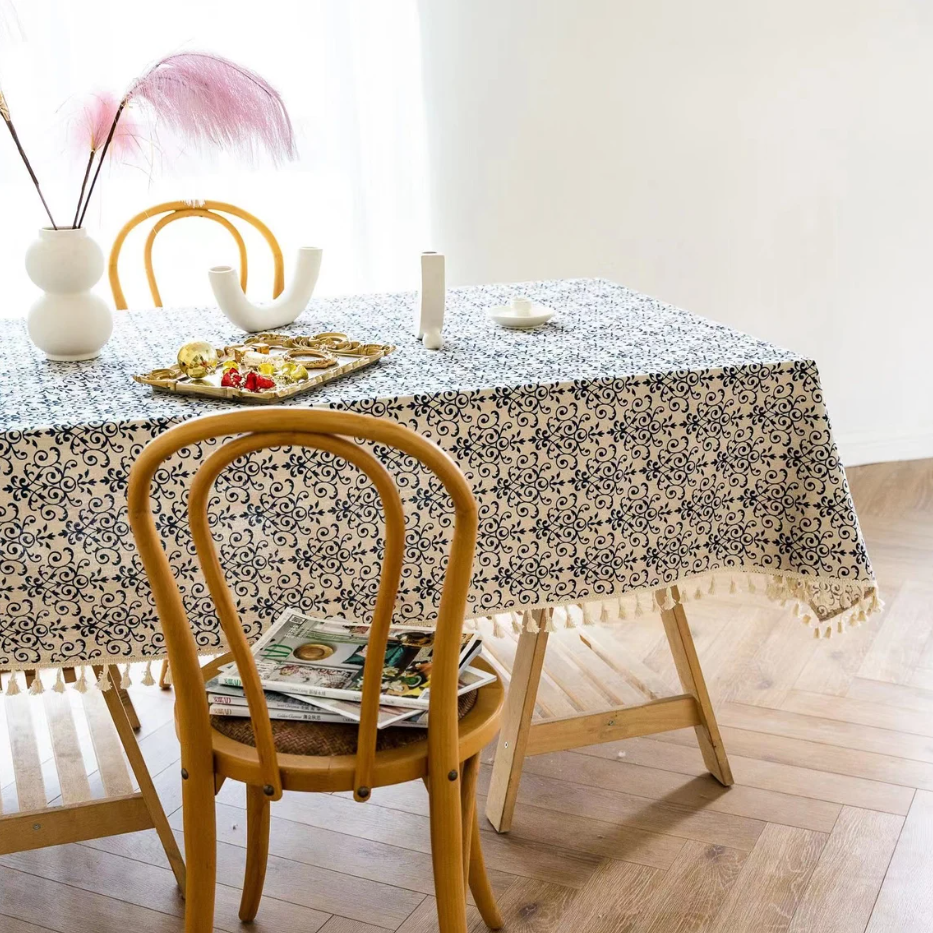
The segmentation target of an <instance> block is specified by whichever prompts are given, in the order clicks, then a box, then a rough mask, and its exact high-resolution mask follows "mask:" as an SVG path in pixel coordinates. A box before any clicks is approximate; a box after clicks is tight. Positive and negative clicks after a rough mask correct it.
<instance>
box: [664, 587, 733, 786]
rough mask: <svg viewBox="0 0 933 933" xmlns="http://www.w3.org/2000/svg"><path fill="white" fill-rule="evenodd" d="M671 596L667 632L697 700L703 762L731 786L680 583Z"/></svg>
mask: <svg viewBox="0 0 933 933" xmlns="http://www.w3.org/2000/svg"><path fill="white" fill-rule="evenodd" d="M671 595H672V596H673V597H674V600H675V605H674V608H673V609H662V610H661V621H662V622H663V623H664V633H665V634H666V635H667V641H668V644H669V645H670V647H671V654H672V655H673V656H674V664H675V665H676V667H677V675H678V676H679V677H680V682H681V684H682V685H683V688H684V690H685V691H686V692H687V693H689V694H690V695H691V696H692V697H693V698H694V699H695V700H696V704H697V710H698V712H699V717H700V723H699V725H697V726H695V727H694V728H695V730H696V736H697V742H698V743H699V746H700V751H701V752H702V753H703V761H704V763H705V764H706V767H707V769H708V770H709V772H710V774H712V775H713V777H714V778H716V780H717V781H719V783H720V784H723V785H725V786H726V787H729V786H731V785H732V784H733V783H734V781H733V778H732V769H731V768H730V767H729V759H728V758H727V757H726V750H725V748H724V746H723V744H722V736H721V735H720V733H719V724H718V723H717V722H716V714H715V713H714V712H713V704H712V703H711V702H710V698H709V691H708V690H707V689H706V680H705V679H704V678H703V670H702V668H701V667H700V659H699V658H698V657H697V650H696V646H695V645H694V643H693V635H692V634H691V633H690V626H689V624H688V623H687V614H686V612H684V607H683V606H682V605H681V604H680V593H679V591H678V589H677V587H676V586H672V587H671ZM657 599H658V605H659V606H660V605H661V603H662V599H661V596H660V594H658V596H657Z"/></svg>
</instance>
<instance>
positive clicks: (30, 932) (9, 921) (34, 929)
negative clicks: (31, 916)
mask: <svg viewBox="0 0 933 933" xmlns="http://www.w3.org/2000/svg"><path fill="white" fill-rule="evenodd" d="M0 930H2V931H3V933H52V931H51V930H49V928H48V927H39V926H36V925H35V924H34V923H26V922H25V921H24V920H16V919H14V918H13V917H8V916H6V914H0Z"/></svg>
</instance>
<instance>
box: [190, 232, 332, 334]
mask: <svg viewBox="0 0 933 933" xmlns="http://www.w3.org/2000/svg"><path fill="white" fill-rule="evenodd" d="M322 255H323V251H322V250H321V249H319V248H318V247H316V246H303V247H302V248H301V249H299V250H298V260H297V261H296V263H295V271H294V272H293V273H292V280H291V282H290V283H289V284H288V287H287V288H286V289H285V291H283V292H282V294H281V295H279V297H278V298H273V299H272V301H270V302H263V303H262V304H254V303H253V302H252V301H250V300H249V299H248V298H247V297H246V295H244V294H243V289H242V288H240V277H239V275H238V274H237V271H236V269H234V268H233V267H232V266H214V267H213V268H212V269H210V271H209V272H208V276H209V278H210V280H211V288H212V289H213V290H214V297H215V298H216V299H217V304H218V305H219V306H220V310H221V311H223V313H224V314H226V315H227V317H228V318H229V319H230V320H231V321H233V323H234V324H236V325H237V327H242V328H243V330H245V331H247V333H250V334H257V333H259V332H261V331H264V330H275V329H276V328H277V327H285V325H286V324H291V323H292V322H293V321H294V320H295V319H296V318H297V317H298V315H299V314H301V312H302V311H304V309H305V308H306V307H307V306H308V302H309V301H310V300H311V296H312V295H313V294H314V286H315V285H317V277H318V274H319V273H320V271H321V256H322Z"/></svg>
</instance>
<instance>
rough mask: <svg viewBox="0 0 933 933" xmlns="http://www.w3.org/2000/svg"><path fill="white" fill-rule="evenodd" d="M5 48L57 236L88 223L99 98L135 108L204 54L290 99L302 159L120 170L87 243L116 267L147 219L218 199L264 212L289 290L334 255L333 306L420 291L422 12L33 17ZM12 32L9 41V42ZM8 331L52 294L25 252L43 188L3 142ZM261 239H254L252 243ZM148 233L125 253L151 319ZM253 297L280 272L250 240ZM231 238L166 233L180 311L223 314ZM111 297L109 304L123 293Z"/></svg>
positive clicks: (203, 7)
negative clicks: (83, 135)
mask: <svg viewBox="0 0 933 933" xmlns="http://www.w3.org/2000/svg"><path fill="white" fill-rule="evenodd" d="M14 6H15V10H16V17H17V18H18V20H19V23H18V25H17V24H16V23H15V22H13V20H12V17H11V16H10V14H9V8H10V4H9V2H7V4H6V8H7V14H6V16H5V19H6V28H5V29H3V30H2V33H0V86H2V88H3V91H4V93H5V95H6V97H7V100H8V102H9V106H10V110H11V113H12V115H13V119H14V122H15V124H16V126H17V129H18V131H19V134H20V137H21V139H22V141H23V144H24V146H25V147H26V151H27V153H28V154H29V156H30V159H31V161H32V162H33V165H34V167H35V169H36V172H37V174H38V175H39V177H40V181H41V182H42V185H43V191H44V193H45V195H46V199H47V200H48V201H49V202H50V204H51V206H52V209H53V213H54V215H55V219H56V222H58V223H60V224H61V223H65V222H69V223H70V221H71V218H72V216H73V214H74V209H75V203H76V200H77V194H78V188H79V186H80V181H81V175H82V173H83V168H84V160H85V157H84V156H83V155H80V154H78V152H76V151H75V150H74V149H73V148H71V147H69V145H68V143H67V133H66V123H67V116H68V114H69V112H70V110H72V109H73V108H74V104H75V102H76V101H77V100H80V99H81V98H82V97H83V95H84V94H86V93H87V92H89V91H94V90H96V89H101V88H109V89H112V90H113V91H114V92H115V93H117V94H120V93H122V91H123V90H124V89H125V88H126V86H127V85H128V84H129V82H130V81H131V80H132V79H133V77H135V75H137V74H138V73H139V72H140V71H142V70H143V69H144V68H145V67H146V66H147V65H148V64H150V63H151V62H152V61H154V60H156V59H158V58H160V57H161V56H163V55H165V54H167V53H170V52H173V51H179V50H183V49H205V50H210V51H214V52H217V53H219V54H222V55H225V56H227V57H228V58H231V59H233V60H235V61H237V62H240V63H242V64H244V65H246V66H248V67H250V68H252V69H254V70H255V71H258V72H259V73H260V74H262V75H263V76H264V77H266V78H267V79H268V80H269V81H270V82H271V83H272V84H274V85H275V86H276V87H277V88H278V89H279V90H280V91H281V93H282V95H283V97H284V98H285V102H286V104H287V106H288V109H289V112H290V114H291V116H292V119H293V121H294V123H295V126H296V130H297V133H298V142H299V152H300V157H299V160H298V161H297V162H295V163H291V164H288V165H286V166H284V167H280V168H278V169H276V168H275V167H273V166H272V165H271V164H269V163H268V162H265V163H259V164H257V165H255V166H244V165H239V164H235V163H232V162H231V161H230V160H225V159H224V158H223V156H220V157H217V156H211V157H210V158H201V157H195V155H194V154H191V153H178V152H177V151H174V150H171V151H170V150H169V149H166V150H164V151H163V152H160V153H159V154H157V155H154V163H155V166H154V169H153V171H151V172H150V171H149V170H148V168H147V167H145V166H142V167H129V166H127V167H113V168H112V169H111V170H110V171H108V170H107V169H106V168H105V170H104V173H103V174H102V176H101V180H100V182H99V183H98V189H97V191H95V194H94V201H93V202H92V205H91V208H90V210H89V211H88V215H87V219H86V222H85V226H87V227H88V230H89V232H90V233H91V234H92V235H93V236H95V237H96V238H97V239H98V241H99V242H100V244H101V246H102V247H103V249H104V250H105V252H106V251H107V250H109V248H110V244H111V243H112V242H113V237H114V235H115V233H116V231H117V230H118V229H119V228H120V226H121V225H122V224H123V223H124V222H125V221H126V220H127V219H129V217H130V216H131V215H133V214H134V213H136V212H137V211H139V210H142V209H143V208H145V207H148V206H150V205H152V204H155V203H157V202H159V201H164V200H173V199H176V198H179V197H182V198H205V199H215V200H224V201H231V202H233V203H235V204H238V205H240V206H241V207H244V208H246V209H247V210H250V211H252V212H253V213H255V214H256V215H258V216H259V217H260V218H261V219H262V220H264V221H265V222H266V223H267V224H268V225H269V226H270V227H271V228H272V230H273V231H274V232H275V234H276V236H277V237H278V239H279V242H280V243H281V244H282V248H283V252H284V253H285V258H286V276H287V275H288V272H289V269H290V265H291V262H292V260H293V257H294V251H295V249H296V248H297V247H298V246H322V247H324V250H325V252H324V257H325V258H324V265H323V268H322V273H321V279H320V285H319V289H318V294H333V293H345V292H355V291H374V290H382V289H398V288H413V287H415V285H416V283H417V276H418V253H419V252H420V251H421V250H423V249H430V248H431V245H430V243H429V240H428V238H429V230H428V210H427V203H426V201H427V193H426V192H427V174H426V173H427V165H426V155H425V131H424V114H423V98H422V87H421V53H420V39H419V29H418V15H417V8H416V2H415V0H392V2H391V3H389V2H385V0H157V2H152V0H150V2H145V3H144V2H137V0H80V2H74V0H29V2H28V3H27V2H25V0H20V2H19V3H17V4H15V5H14ZM2 25H3V24H0V29H2ZM0 132H2V135H0V270H2V280H0V316H4V317H18V316H21V315H23V314H25V312H26V310H27V309H28V306H29V304H30V302H31V301H32V299H33V297H34V295H35V294H36V292H35V290H34V287H33V286H32V284H31V283H30V282H29V280H28V279H27V278H26V274H25V272H24V271H23V253H24V251H25V249H26V246H27V245H28V243H29V242H30V241H31V239H32V238H33V236H34V234H35V230H36V228H38V227H39V226H40V225H42V224H44V223H45V222H46V221H45V219H44V214H43V212H42V208H41V204H40V202H39V199H38V197H37V196H36V192H35V189H34V188H33V187H32V184H31V183H30V181H29V177H28V175H27V174H26V171H25V169H24V167H23V165H22V164H21V163H20V162H19V160H18V157H17V155H16V151H15V148H14V146H13V143H12V140H11V139H9V138H8V134H6V132H5V130H4V129H3V128H0ZM244 234H245V235H247V234H246V233H245V231H244ZM144 236H145V233H139V234H138V235H137V236H135V237H131V238H130V239H129V240H128V241H127V245H126V246H125V247H124V254H123V260H122V261H121V267H120V268H121V273H122V275H123V279H124V290H125V292H126V294H127V299H128V301H129V303H130V306H131V307H133V306H139V307H143V306H148V305H150V304H151V301H150V298H149V292H148V289H147V287H146V284H145V277H144V275H143V269H142V243H143V239H144ZM248 245H249V248H250V287H249V292H250V295H251V296H252V297H255V298H260V299H261V298H265V297H268V295H269V289H270V288H271V264H270V262H269V259H268V253H267V251H266V249H265V247H264V245H263V243H262V241H261V240H260V239H258V238H254V239H251V240H250V239H248ZM235 261H236V252H235V247H234V245H233V243H232V241H231V240H230V239H229V237H228V234H226V233H225V232H224V231H223V230H222V229H221V228H220V227H218V226H217V225H215V224H209V223H202V222H199V221H197V220H188V221H184V222H182V223H179V224H173V225H172V226H171V227H169V228H167V229H166V230H165V231H164V232H163V233H161V234H160V237H159V240H158V241H157V243H156V247H155V251H154V263H155V267H156V274H157V277H158V279H159V286H160V290H161V292H162V297H163V300H164V302H165V303H166V304H167V305H168V304H200V303H213V299H212V296H211V293H210V287H209V285H208V284H207V274H206V270H207V268H208V266H209V265H213V264H216V263H222V262H235ZM99 289H100V290H101V291H102V294H107V289H106V285H105V283H104V282H102V283H101V285H100V286H99Z"/></svg>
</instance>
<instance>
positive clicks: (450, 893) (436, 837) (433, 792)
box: [427, 772, 467, 933]
mask: <svg viewBox="0 0 933 933" xmlns="http://www.w3.org/2000/svg"><path fill="white" fill-rule="evenodd" d="M453 773H454V774H456V772H453ZM458 776H459V775H458ZM427 784H428V798H429V801H430V814H431V861H432V863H433V866H434V893H435V894H436V896H437V920H438V926H439V929H440V933H467V925H466V888H465V886H464V883H463V878H464V874H463V836H462V829H461V825H460V788H459V787H458V786H457V784H458V782H457V781H451V780H450V778H449V776H448V775H447V774H445V773H440V774H437V773H432V774H431V775H430V776H429V778H428V781H427Z"/></svg>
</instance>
